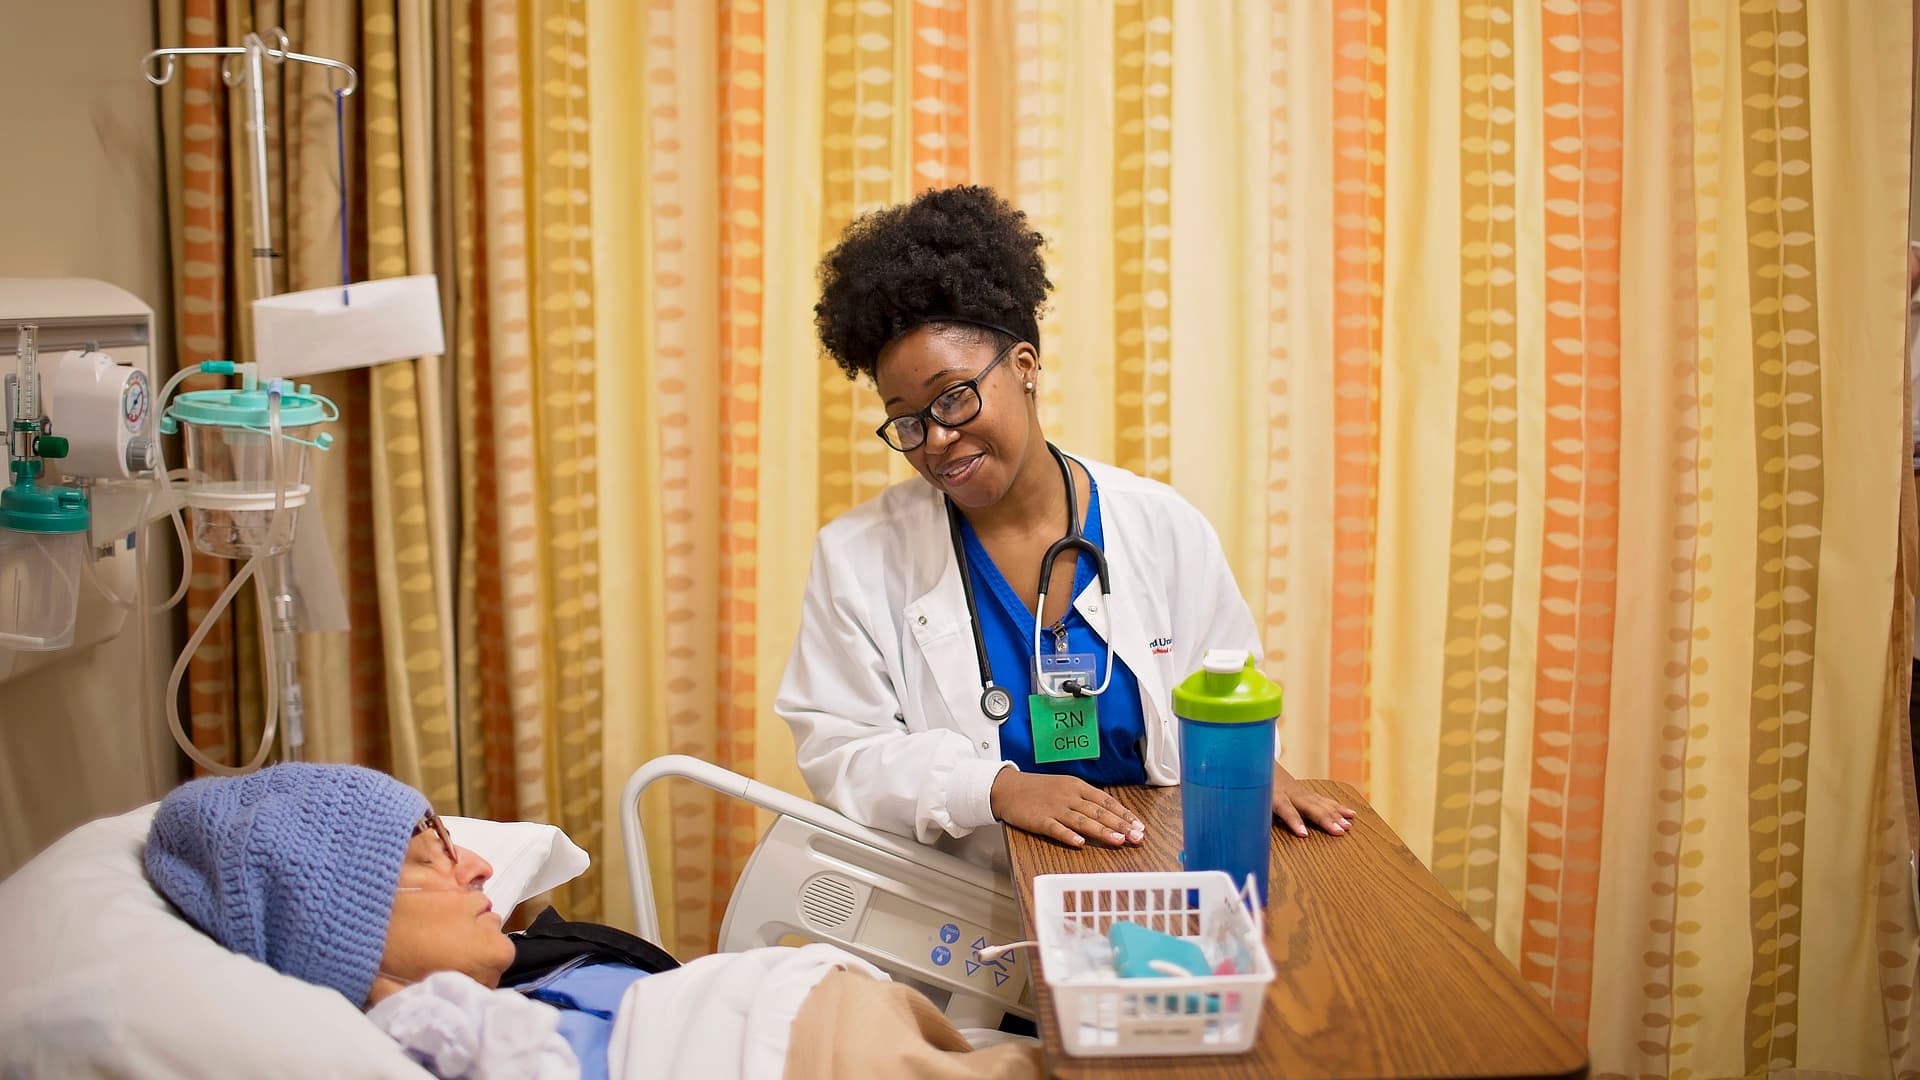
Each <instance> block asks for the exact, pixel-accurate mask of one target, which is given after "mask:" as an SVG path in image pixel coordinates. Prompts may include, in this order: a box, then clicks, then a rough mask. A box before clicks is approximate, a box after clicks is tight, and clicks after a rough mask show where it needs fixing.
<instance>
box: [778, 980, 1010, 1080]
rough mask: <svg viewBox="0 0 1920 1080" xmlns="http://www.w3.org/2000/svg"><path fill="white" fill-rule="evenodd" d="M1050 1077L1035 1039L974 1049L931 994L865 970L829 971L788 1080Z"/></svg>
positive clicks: (805, 1016)
mask: <svg viewBox="0 0 1920 1080" xmlns="http://www.w3.org/2000/svg"><path fill="white" fill-rule="evenodd" d="M1042 1075H1044V1072H1043V1070H1042V1068H1041V1063H1040V1048H1039V1047H1038V1046H1036V1045H1034V1044H1033V1043H1030V1042H1018V1043H1002V1044H1000V1045H998V1046H990V1047H986V1048H985V1049H981V1050H971V1049H969V1048H968V1046H967V1040H966V1039H964V1038H962V1037H961V1035H960V1032H959V1030H958V1029H957V1028H955V1027H954V1026H953V1024H952V1023H951V1022H949V1021H948V1020H947V1018H946V1017H945V1016H944V1015H942V1014H941V1012H940V1010H938V1009H936V1008H934V1007H933V1002H931V1001H928V1000H927V998H926V996H925V995H924V994H921V993H919V992H918V991H916V990H914V989H912V988H910V987H906V986H902V985H900V984H899V983H895V982H883V981H881V980H879V979H875V978H873V977H871V976H869V975H867V974H864V973H863V972H859V971H852V970H846V969H842V970H838V971H833V972H829V973H828V974H827V975H826V976H825V977H824V978H822V979H821V980H820V981H819V983H817V984H816V985H815V986H814V988H813V991H812V992H811V993H809V994H808V995H807V997H806V1001H805V1002H804V1003H803V1004H802V1005H801V1006H800V1012H799V1015H798V1016H796V1017H795V1018H794V1021H793V1029H792V1032H791V1036H790V1040H789V1042H788V1044H787V1069H786V1077H787V1080H835V1078H839V1077H848V1076H885V1077H900V1078H903V1080H959V1078H961V1077H982V1078H991V1080H1024V1078H1027V1077H1039V1076H1042Z"/></svg>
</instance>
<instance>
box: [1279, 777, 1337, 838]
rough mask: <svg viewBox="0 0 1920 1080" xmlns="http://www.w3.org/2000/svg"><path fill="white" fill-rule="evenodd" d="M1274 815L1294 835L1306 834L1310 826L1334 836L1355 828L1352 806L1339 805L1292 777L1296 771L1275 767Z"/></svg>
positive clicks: (1334, 800)
mask: <svg viewBox="0 0 1920 1080" xmlns="http://www.w3.org/2000/svg"><path fill="white" fill-rule="evenodd" d="M1273 816H1274V817H1277V818H1279V819H1280V821H1281V822H1282V823H1283V824H1285V825H1286V827H1287V831H1288V832H1291V833H1292V834H1294V835H1295V836H1305V835H1307V826H1308V825H1312V826H1313V827H1314V828H1316V829H1320V830H1321V831H1323V832H1326V833H1329V834H1331V835H1333V836H1343V835H1345V834H1346V831H1347V830H1348V829H1351V828H1353V808H1352V807H1348V806H1342V805H1340V803H1339V801H1338V800H1336V799H1330V798H1328V797H1327V796H1325V795H1322V794H1320V793H1319V792H1316V791H1310V790H1308V789H1307V787H1306V785H1304V784H1302V783H1301V782H1300V781H1298V780H1295V779H1294V778H1293V774H1292V773H1290V772H1288V771H1287V770H1285V769H1283V768H1281V767H1280V766H1279V765H1275V766H1274V767H1273Z"/></svg>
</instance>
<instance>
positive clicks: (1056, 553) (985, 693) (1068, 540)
mask: <svg viewBox="0 0 1920 1080" xmlns="http://www.w3.org/2000/svg"><path fill="white" fill-rule="evenodd" d="M1047 451H1048V452H1049V453H1051V454H1052V455H1053V459H1054V461H1055V462H1056V463H1057V464H1058V465H1059V466H1060V478H1061V480H1062V481H1063V482H1064V483H1065V484H1066V489H1067V532H1066V535H1064V536H1062V537H1061V538H1060V539H1058V540H1056V541H1054V542H1053V544H1052V546H1050V547H1048V548H1047V553H1046V554H1045V555H1044V556H1042V557H1041V559H1040V590H1039V599H1038V602H1037V603H1036V604H1035V605H1034V606H1035V609H1036V610H1035V612H1034V617H1033V666H1034V669H1035V670H1036V671H1037V670H1039V667H1040V631H1041V629H1042V620H1043V619H1044V618H1045V617H1046V616H1045V612H1046V610H1047V586H1048V584H1049V583H1050V582H1051V581H1052V579H1053V565H1054V562H1055V560H1057V559H1058V558H1059V557H1060V556H1061V555H1063V554H1065V553H1066V552H1069V551H1075V552H1078V553H1080V554H1082V555H1085V556H1086V557H1087V559H1088V560H1089V561H1090V562H1091V563H1092V564H1093V570H1094V575H1095V576H1096V577H1097V578H1098V579H1099V581H1100V598H1101V601H1102V603H1104V604H1105V606H1106V609H1107V618H1106V622H1107V633H1106V634H1105V635H1103V636H1104V637H1105V639H1106V643H1107V671H1106V675H1105V677H1104V678H1102V679H1101V680H1100V686H1099V687H1098V688H1097V689H1092V690H1089V689H1086V688H1084V687H1076V688H1074V690H1073V693H1074V695H1075V696H1077V697H1097V696H1098V695H1100V694H1103V693H1105V692H1106V690H1107V685H1108V684H1109V683H1111V682H1112V681H1113V584H1112V579H1111V578H1110V577H1109V575H1108V572H1107V557H1106V554H1105V553H1104V552H1102V551H1101V550H1100V547H1099V545H1097V544H1095V543H1094V542H1093V541H1091V540H1088V539H1087V537H1086V534H1085V533H1083V532H1081V530H1080V504H1079V493H1078V492H1077V491H1076V490H1075V488H1074V483H1073V469H1072V467H1071V466H1069V465H1068V464H1067V456H1066V455H1065V454H1063V453H1061V452H1060V448H1059V447H1057V446H1055V445H1053V444H1052V443H1048V444H1047ZM944 501H945V502H946V508H947V529H948V533H949V535H950V537H951V540H952V543H953V554H954V558H955V560H956V561H958V563H959V564H960V588H961V592H962V593H963V595H965V597H966V600H967V618H968V620H969V624H970V628H971V630H972V631H973V656H974V661H975V663H977V664H978V665H979V667H980V712H981V713H982V714H983V715H984V716H986V718H987V719H988V720H991V721H993V722H994V723H995V724H1004V723H1006V722H1007V718H1008V717H1009V716H1012V715H1013V696H1012V695H1011V694H1009V693H1008V692H1007V691H1006V689H1005V688H1004V687H1001V686H1000V685H998V684H997V683H995V682H994V681H993V663H992V661H990V660H989V659H988V658H987V642H986V638H985V637H984V636H983V635H982V634H981V632H980V609H979V606H978V603H977V601H976V600H975V598H974V593H973V574H972V567H971V566H970V565H969V562H968V559H967V548H966V542H965V540H964V538H963V537H962V536H961V532H960V512H959V510H958V509H956V508H955V507H954V505H953V500H952V499H945V500H944Z"/></svg>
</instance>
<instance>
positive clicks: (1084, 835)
mask: <svg viewBox="0 0 1920 1080" xmlns="http://www.w3.org/2000/svg"><path fill="white" fill-rule="evenodd" d="M988 798H989V800H990V805H991V807H992V810H993V816H994V818H995V819H997V820H999V821H1003V822H1005V823H1006V824H1008V825H1011V826H1013V827H1014V828H1016V829H1021V830H1024V831H1026V832H1030V833H1033V834H1035V835H1037V836H1050V837H1052V838H1053V839H1055V840H1058V841H1060V842H1061V843H1063V844H1066V845H1068V846H1069V847H1080V846H1081V845H1083V844H1085V843H1086V842H1087V841H1088V840H1092V841H1093V842H1094V843H1097V844H1105V845H1107V846H1108V847H1119V846H1121V845H1122V844H1138V843H1139V842H1140V841H1141V840H1142V839H1144V838H1145V837H1146V835H1147V828H1146V826H1145V825H1142V824H1141V823H1140V819H1139V818H1137V817H1134V816H1133V815H1132V814H1131V813H1129V812H1128V811H1127V808H1126V807H1125V806H1123V805H1121V803H1120V800H1119V799H1116V798H1114V797H1113V796H1112V795H1109V794H1107V793H1106V792H1104V791H1101V790H1100V789H1099V788H1097V787H1094V786H1093V785H1092V784H1089V783H1087V782H1086V781H1085V780H1082V779H1080V778H1079V777H1077V776H1056V775H1052V774H1049V773H1023V772H1021V771H1020V770H1019V769H1017V768H1006V769H1001V770H1000V774H999V775H998V776H995V777H994V778H993V789H992V791H991V792H990V794H989V796H988Z"/></svg>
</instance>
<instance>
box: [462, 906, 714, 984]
mask: <svg viewBox="0 0 1920 1080" xmlns="http://www.w3.org/2000/svg"><path fill="white" fill-rule="evenodd" d="M507 936H508V937H509V938H512V939H513V966H511V967H509V968H507V970H506V973H505V974H503V975H501V976H500V985H501V986H520V985H522V984H524V983H529V982H532V981H533V980H535V979H538V978H540V977H541V976H543V975H545V974H547V973H548V972H550V971H552V970H554V969H555V968H557V967H560V966H561V965H563V964H566V963H568V962H570V961H573V960H575V959H577V958H580V957H588V958H590V960H591V962H593V963H609V964H626V965H628V966H629V967H634V968H638V969H639V970H641V971H644V972H647V973H648V974H656V973H658V972H662V971H671V970H673V969H674V968H677V967H679V966H680V961H678V960H675V959H674V958H673V957H671V956H669V955H667V951H666V950H665V949H662V948H661V947H660V946H658V945H655V944H653V943H652V942H649V941H642V940H641V939H639V938H637V937H634V936H633V935H632V934H629V933H627V932H626V931H625V930H616V929H614V928H613V927H611V926H601V925H600V924H598V923H577V922H568V921H567V920H565V919H563V918H561V917H560V913H559V912H557V911H555V910H553V909H552V908H548V909H546V910H545V911H542V912H541V913H540V914H539V915H538V916H536V917H535V918H534V920H533V925H531V926H529V927H527V928H526V929H525V930H521V931H518V932H516V933H512V934H508V935H507Z"/></svg>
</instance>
